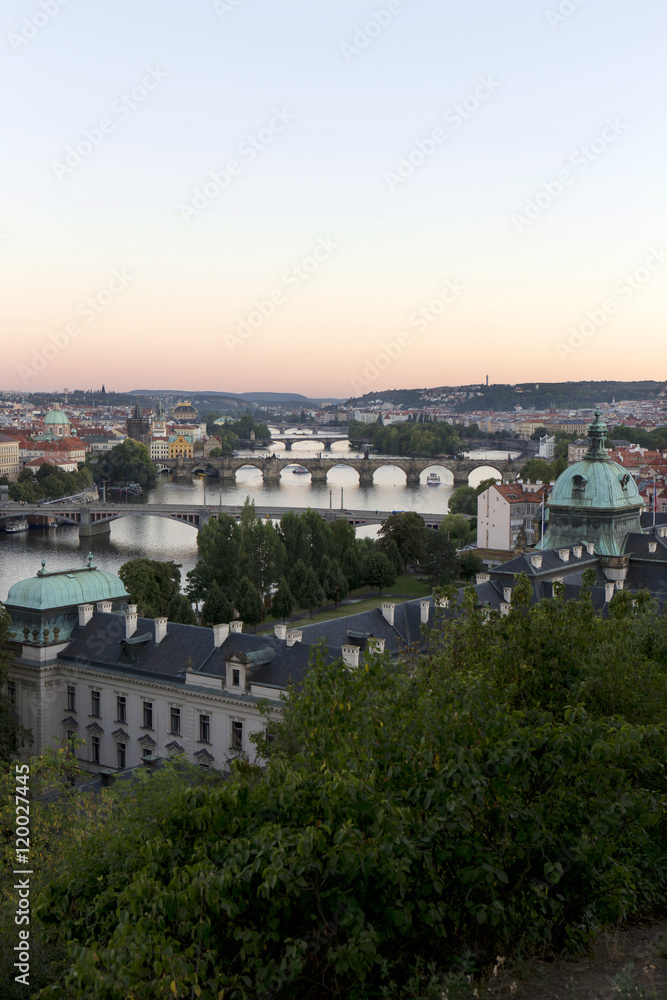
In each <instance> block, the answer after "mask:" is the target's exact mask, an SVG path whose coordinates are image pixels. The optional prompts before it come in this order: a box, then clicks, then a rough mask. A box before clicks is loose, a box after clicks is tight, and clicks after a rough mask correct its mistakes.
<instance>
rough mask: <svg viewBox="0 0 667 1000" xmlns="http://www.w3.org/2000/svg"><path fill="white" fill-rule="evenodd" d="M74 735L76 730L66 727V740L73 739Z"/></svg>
mask: <svg viewBox="0 0 667 1000" xmlns="http://www.w3.org/2000/svg"><path fill="white" fill-rule="evenodd" d="M75 736H76V732H75V731H74V730H73V729H68V730H67V739H68V740H73V739H74V737H75Z"/></svg>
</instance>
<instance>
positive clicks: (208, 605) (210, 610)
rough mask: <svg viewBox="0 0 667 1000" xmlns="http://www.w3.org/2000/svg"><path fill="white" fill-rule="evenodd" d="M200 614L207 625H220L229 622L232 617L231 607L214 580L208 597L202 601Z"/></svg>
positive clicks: (232, 610)
mask: <svg viewBox="0 0 667 1000" xmlns="http://www.w3.org/2000/svg"><path fill="white" fill-rule="evenodd" d="M202 614H203V616H204V621H205V622H206V623H207V624H208V625H222V624H224V623H225V622H230V621H231V620H232V618H233V616H234V609H233V607H232V606H231V604H230V602H229V601H228V600H227V598H226V597H225V595H224V593H223V592H222V590H221V589H220V587H219V586H218V584H217V583H216V582H215V580H214V581H213V583H212V584H211V586H210V588H209V592H208V597H207V598H206V600H205V601H204V606H203V608H202Z"/></svg>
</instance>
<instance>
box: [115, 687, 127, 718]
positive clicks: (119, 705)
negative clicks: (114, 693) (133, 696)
mask: <svg viewBox="0 0 667 1000" xmlns="http://www.w3.org/2000/svg"><path fill="white" fill-rule="evenodd" d="M116 722H127V698H126V697H125V696H124V695H122V694H119V695H118V697H117V698H116Z"/></svg>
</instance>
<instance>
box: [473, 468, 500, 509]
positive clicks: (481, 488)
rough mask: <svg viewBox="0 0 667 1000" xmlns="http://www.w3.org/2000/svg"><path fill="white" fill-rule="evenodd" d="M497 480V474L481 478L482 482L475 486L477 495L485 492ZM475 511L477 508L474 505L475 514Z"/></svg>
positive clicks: (497, 481)
mask: <svg viewBox="0 0 667 1000" xmlns="http://www.w3.org/2000/svg"><path fill="white" fill-rule="evenodd" d="M499 482H500V478H499V477H498V476H491V477H490V478H489V479H483V480H482V482H481V483H480V484H479V485H478V486H476V487H475V493H476V494H477V496H481V494H482V493H485V492H486V490H488V489H489V487H491V486H495V484H496V483H499ZM476 513H477V508H476V507H475V514H476Z"/></svg>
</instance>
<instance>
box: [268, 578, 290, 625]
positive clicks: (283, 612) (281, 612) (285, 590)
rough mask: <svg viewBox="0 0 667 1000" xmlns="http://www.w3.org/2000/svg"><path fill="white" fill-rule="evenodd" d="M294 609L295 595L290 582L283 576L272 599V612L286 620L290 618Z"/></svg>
mask: <svg viewBox="0 0 667 1000" xmlns="http://www.w3.org/2000/svg"><path fill="white" fill-rule="evenodd" d="M293 611H294V597H293V595H292V591H291V590H290V586H289V583H288V582H287V580H286V579H285V577H284V576H283V577H281V579H280V583H279V584H278V589H277V590H276V592H275V594H274V595H273V599H272V601H271V614H272V615H273V617H274V618H282V619H283V621H284V620H285V619H286V618H289V616H290V615H291V614H292V612H293Z"/></svg>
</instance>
